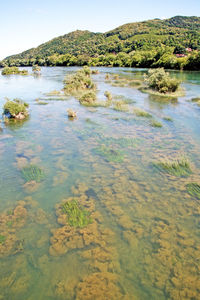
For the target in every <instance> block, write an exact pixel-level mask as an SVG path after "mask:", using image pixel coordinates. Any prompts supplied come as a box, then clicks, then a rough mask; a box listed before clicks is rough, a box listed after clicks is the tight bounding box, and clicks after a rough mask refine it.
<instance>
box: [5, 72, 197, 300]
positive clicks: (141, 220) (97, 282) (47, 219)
mask: <svg viewBox="0 0 200 300" xmlns="http://www.w3.org/2000/svg"><path fill="white" fill-rule="evenodd" d="M75 69H76V68H43V69H42V75H41V76H40V77H34V76H28V77H19V76H11V77H2V76H0V96H1V102H0V105H1V107H0V108H1V109H2V105H3V103H4V99H3V98H4V97H5V96H8V97H10V98H16V97H17V98H21V99H22V100H24V101H26V102H28V103H29V104H30V118H29V119H28V120H27V121H26V122H23V123H17V124H15V123H12V124H10V125H9V126H8V125H3V126H2V127H3V131H2V132H0V170H1V175H0V190H1V195H0V200H1V201H0V223H1V228H0V299H15V300H18V299H19V300H23V299H24V300H27V299H28V300H33V299H34V300H35V299H41V300H43V299H52V300H53V299H54V300H55V299H58V300H59V299H67V300H68V299H69V300H71V299H78V300H82V299H90V300H93V299H108V300H110V299H141V300H144V299H148V300H149V299H161V300H162V299H163V300H164V299H181V300H182V299H193V300H194V299H200V298H199V295H200V276H199V274H200V264H199V254H200V242H199V229H200V223H199V215H200V206H199V204H200V202H199V201H200V200H199V198H198V197H195V196H194V195H192V194H189V193H188V192H187V184H189V183H193V182H194V183H195V182H196V183H200V171H199V170H200V160H199V147H200V140H199V124H200V109H199V107H198V106H197V105H196V104H195V103H192V102H190V101H188V100H190V99H191V98H192V97H198V96H199V95H200V73H198V72H195V73H191V72H174V73H173V75H174V76H177V77H179V78H181V79H182V80H183V86H184V88H185V90H186V95H185V97H182V98H179V99H178V101H177V102H174V101H172V102H166V101H161V99H158V97H157V98H156V99H155V97H154V96H149V95H148V94H143V93H141V92H140V91H138V90H137V89H134V88H128V87H116V86H115V87H114V86H111V85H110V84H108V83H106V81H105V80H104V79H105V74H106V73H111V72H114V73H119V74H124V76H128V77H131V76H133V77H134V78H137V79H138V78H141V76H142V74H143V72H144V71H143V70H136V69H130V70H129V69H123V68H120V69H118V68H114V69H110V68H99V69H100V74H99V75H94V80H95V81H96V83H97V85H98V89H99V93H98V97H99V99H101V100H102V99H103V97H104V96H103V95H104V92H105V91H106V90H109V91H110V92H111V93H112V94H113V95H115V96H118V97H119V96H121V97H122V96H123V97H124V98H126V99H129V101H128V106H129V111H128V112H120V111H116V110H113V109H112V108H105V107H97V108H86V107H83V106H80V105H79V102H78V101H77V100H76V99H74V98H69V99H63V101H56V96H54V97H53V98H54V99H53V100H51V101H50V100H49V99H48V97H49V96H45V93H48V92H51V91H53V90H60V89H62V86H63V83H62V81H63V79H64V76H65V74H66V73H68V72H73V71H74V70H75ZM37 98H39V99H45V101H46V102H47V103H48V104H47V105H38V104H37V101H35V100H36V99H37ZM58 98H59V97H58ZM59 100H61V99H59ZM137 107H138V108H140V109H143V110H146V111H148V112H149V113H150V114H151V115H152V117H153V118H154V119H155V120H156V121H158V122H161V123H162V125H163V127H162V128H153V127H152V126H150V121H149V120H148V118H145V117H138V116H136V115H135V114H133V112H132V111H133V108H137ZM68 108H71V109H73V110H75V111H76V112H77V116H78V118H77V119H75V120H74V121H73V122H71V121H70V120H69V119H68V116H67V109H68ZM169 119H170V120H169ZM183 156H184V157H187V159H188V160H189V161H190V165H191V170H192V173H191V174H190V176H189V177H186V178H185V177H175V176H172V175H170V174H167V173H164V172H159V170H156V169H155V168H154V167H153V164H152V162H157V161H160V160H162V159H172V158H178V157H183ZM27 165H35V166H39V167H40V168H41V169H42V170H43V171H44V174H45V176H44V178H42V180H38V182H36V181H34V180H30V181H28V182H26V181H25V180H24V179H23V176H22V170H23V168H24V167H25V166H27ZM34 176H35V175H34ZM31 178H32V177H31ZM33 178H34V177H33ZM74 200H76V203H77V205H80V207H82V209H84V212H85V214H88V215H89V216H90V218H91V221H90V222H88V223H87V225H86V226H83V227H73V226H70V225H69V223H68V221H67V215H66V214H65V213H64V211H63V203H66V201H69V202H70V203H71V201H74ZM63 201H64V202H63ZM76 213H77V214H81V213H80V212H79V210H78V211H76ZM80 216H81V218H84V215H80Z"/></svg>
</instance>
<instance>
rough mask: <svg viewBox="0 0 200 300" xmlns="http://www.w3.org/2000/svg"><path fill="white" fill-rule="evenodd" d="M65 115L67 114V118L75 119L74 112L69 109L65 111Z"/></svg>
mask: <svg viewBox="0 0 200 300" xmlns="http://www.w3.org/2000/svg"><path fill="white" fill-rule="evenodd" d="M67 113H68V117H69V118H76V117H77V114H76V112H75V111H74V110H72V109H70V108H69V109H68V110H67Z"/></svg>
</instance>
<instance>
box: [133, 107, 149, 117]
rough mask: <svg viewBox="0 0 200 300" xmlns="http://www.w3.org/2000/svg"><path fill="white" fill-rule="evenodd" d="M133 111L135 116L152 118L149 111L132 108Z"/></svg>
mask: <svg viewBox="0 0 200 300" xmlns="http://www.w3.org/2000/svg"><path fill="white" fill-rule="evenodd" d="M133 111H134V113H135V114H136V116H137V117H144V118H152V115H151V114H150V113H148V112H147V111H145V110H142V109H140V108H134V110H133Z"/></svg>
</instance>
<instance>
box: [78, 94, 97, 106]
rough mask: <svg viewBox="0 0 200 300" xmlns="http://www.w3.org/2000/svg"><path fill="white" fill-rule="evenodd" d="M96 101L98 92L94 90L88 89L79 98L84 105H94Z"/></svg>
mask: <svg viewBox="0 0 200 300" xmlns="http://www.w3.org/2000/svg"><path fill="white" fill-rule="evenodd" d="M95 101H96V93H95V92H93V91H88V92H85V93H84V94H83V95H82V96H81V97H80V98H79V102H80V103H81V104H82V105H86V106H87V105H88V106H89V105H92V104H94V103H95Z"/></svg>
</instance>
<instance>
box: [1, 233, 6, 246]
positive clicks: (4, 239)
mask: <svg viewBox="0 0 200 300" xmlns="http://www.w3.org/2000/svg"><path fill="white" fill-rule="evenodd" d="M5 241H6V237H5V236H4V235H1V234H0V244H4V243H5Z"/></svg>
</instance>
